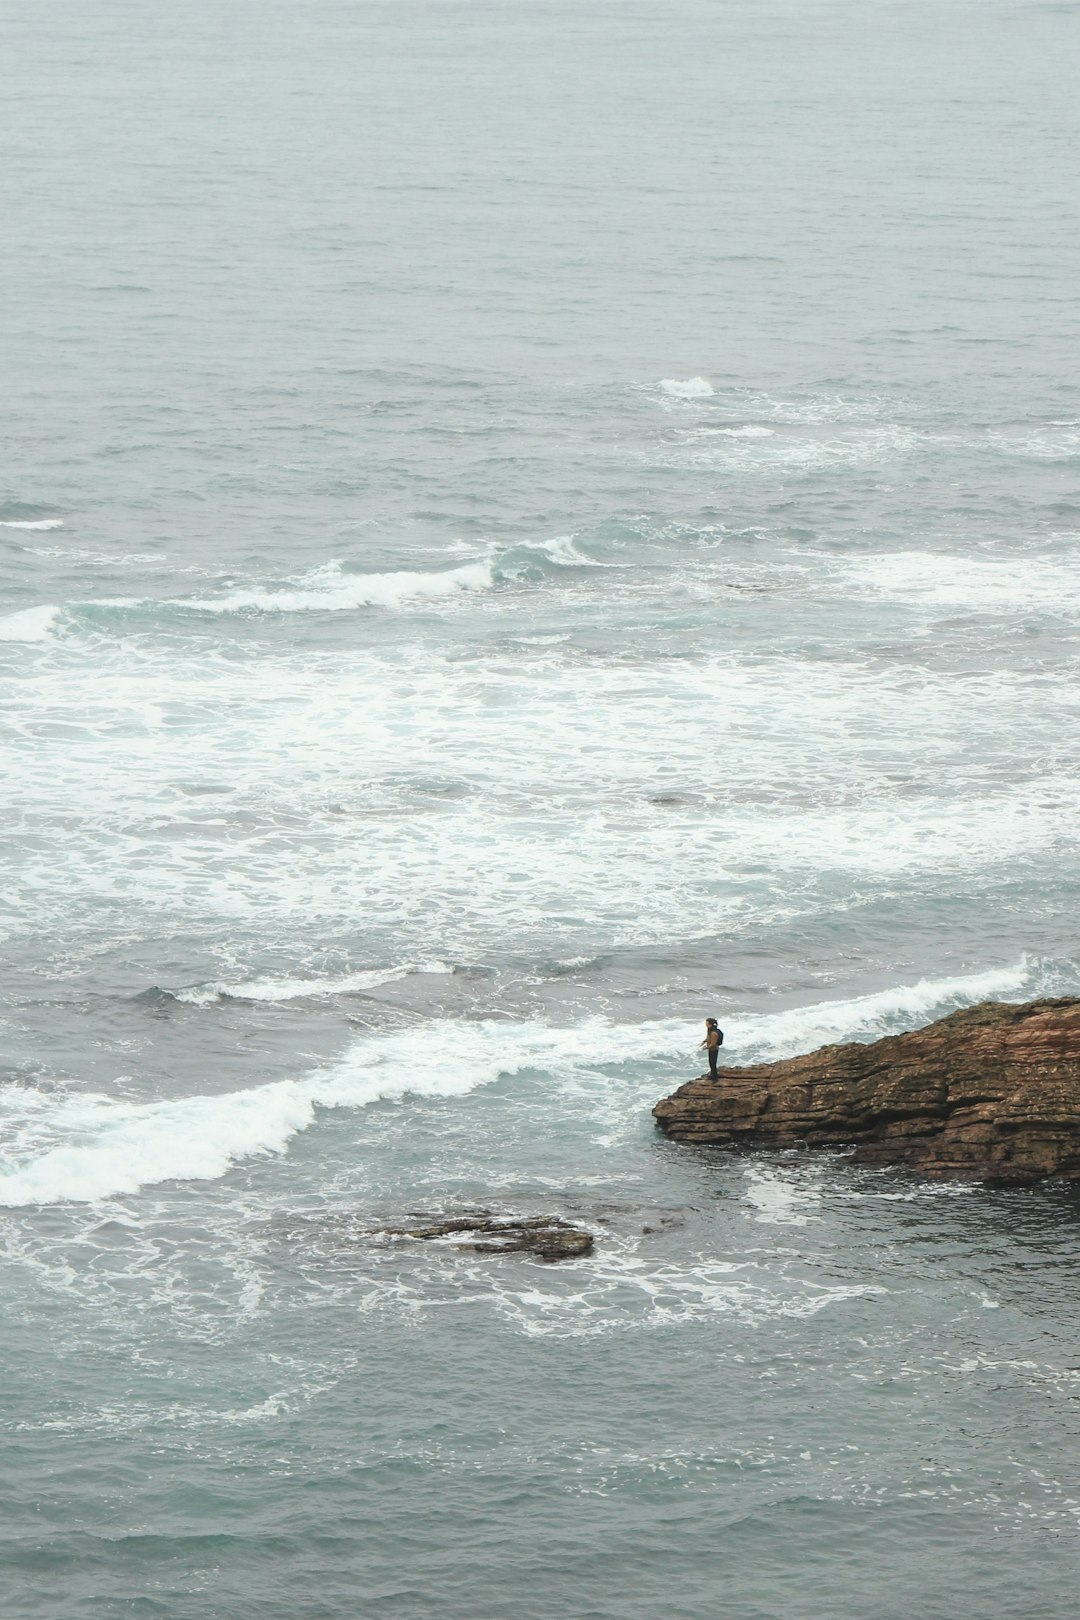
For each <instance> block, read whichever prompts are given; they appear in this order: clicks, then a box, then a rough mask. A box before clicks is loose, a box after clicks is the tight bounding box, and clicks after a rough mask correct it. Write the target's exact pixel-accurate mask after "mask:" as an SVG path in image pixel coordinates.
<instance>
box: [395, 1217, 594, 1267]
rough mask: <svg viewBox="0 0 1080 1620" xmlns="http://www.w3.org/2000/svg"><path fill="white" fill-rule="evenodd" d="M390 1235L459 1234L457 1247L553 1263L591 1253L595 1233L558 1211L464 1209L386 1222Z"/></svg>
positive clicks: (435, 1236) (428, 1236)
mask: <svg viewBox="0 0 1080 1620" xmlns="http://www.w3.org/2000/svg"><path fill="white" fill-rule="evenodd" d="M379 1230H380V1231H381V1232H382V1233H384V1234H385V1235H386V1236H387V1237H401V1238H414V1239H418V1240H419V1241H421V1242H431V1241H433V1240H435V1239H438V1238H451V1237H459V1238H461V1240H462V1241H461V1242H460V1243H457V1244H455V1245H454V1246H455V1248H458V1249H471V1250H472V1251H473V1252H474V1253H476V1254H528V1255H532V1256H533V1258H534V1259H537V1260H543V1261H545V1262H546V1263H547V1264H549V1265H550V1264H552V1263H553V1262H555V1261H557V1260H576V1259H579V1258H580V1257H581V1256H582V1255H586V1254H591V1253H592V1250H593V1235H592V1233H591V1232H588V1231H586V1230H585V1228H584V1227H580V1226H574V1225H573V1224H572V1223H571V1222H570V1221H564V1220H563V1219H562V1218H561V1217H560V1216H558V1215H533V1216H527V1217H524V1218H517V1217H514V1216H507V1215H494V1214H492V1212H491V1211H490V1210H486V1209H482V1210H465V1211H462V1212H461V1213H459V1214H454V1215H445V1214H441V1215H424V1214H416V1213H414V1214H412V1215H410V1216H408V1217H407V1222H406V1223H405V1224H402V1225H400V1226H383V1227H380V1228H379Z"/></svg>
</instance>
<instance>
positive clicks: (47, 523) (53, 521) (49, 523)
mask: <svg viewBox="0 0 1080 1620" xmlns="http://www.w3.org/2000/svg"><path fill="white" fill-rule="evenodd" d="M63 527H64V520H63V518H25V519H24V518H18V519H16V518H0V529H62V528H63Z"/></svg>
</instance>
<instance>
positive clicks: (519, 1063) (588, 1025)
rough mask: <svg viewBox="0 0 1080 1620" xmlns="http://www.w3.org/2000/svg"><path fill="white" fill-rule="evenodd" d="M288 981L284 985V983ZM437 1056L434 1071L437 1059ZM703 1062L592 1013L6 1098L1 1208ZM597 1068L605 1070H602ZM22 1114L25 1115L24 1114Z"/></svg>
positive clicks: (1014, 985)
mask: <svg viewBox="0 0 1080 1620" xmlns="http://www.w3.org/2000/svg"><path fill="white" fill-rule="evenodd" d="M280 982H282V983H284V981H280ZM1036 987H1037V988H1042V989H1044V988H1046V987H1045V986H1044V985H1041V984H1039V975H1038V971H1037V969H1035V968H1033V967H1032V965H1031V964H1029V963H1028V962H1027V961H1026V959H1025V960H1022V961H1021V962H1019V963H1017V964H1016V965H1014V966H1013V967H1009V968H1001V969H993V970H990V971H987V972H983V973H976V974H969V975H965V976H958V977H955V978H948V979H940V980H926V979H923V980H919V981H918V983H916V984H914V985H907V986H896V987H894V988H890V989H888V990H882V991H878V992H875V993H874V994H872V995H869V996H862V997H858V998H855V999H852V1000H848V1001H835V1002H821V1003H818V1004H816V1005H815V1006H812V1007H803V1008H793V1009H787V1010H784V1011H781V1012H779V1013H771V1014H764V1015H762V1014H757V1015H747V1016H741V1017H740V1016H738V1015H732V1016H731V1017H728V1016H727V1015H725V1017H724V1018H723V1020H722V1021H723V1022H724V1023H725V1024H726V1025H727V1042H726V1045H725V1056H727V1057H729V1058H734V1059H735V1060H736V1061H738V1062H748V1061H760V1060H762V1059H772V1058H779V1057H787V1056H791V1055H792V1054H793V1053H796V1052H801V1051H806V1050H808V1049H809V1048H811V1047H813V1046H815V1045H818V1044H821V1043H822V1042H825V1041H836V1040H851V1039H864V1040H865V1039H873V1038H875V1037H877V1036H878V1035H882V1034H885V1033H889V1032H893V1031H898V1030H902V1029H908V1028H911V1027H913V1026H915V1025H918V1024H922V1023H925V1022H928V1021H929V1020H931V1019H932V1018H934V1017H935V1016H941V1015H942V1014H943V1013H944V1012H947V1011H950V1010H952V1009H953V1008H955V1007H960V1006H965V1005H969V1004H971V1003H972V1002H976V1001H979V1000H983V999H985V998H986V997H988V996H1001V995H1008V994H1010V993H1013V994H1015V993H1017V992H1022V991H1025V990H1026V992H1027V993H1028V994H1030V993H1032V992H1033V990H1034V989H1035V988H1036ZM433 1051H437V1052H438V1063H437V1065H433V1064H432V1061H431V1054H432V1052H433ZM682 1060H685V1063H686V1067H687V1069H688V1071H689V1072H693V1068H694V1065H696V1064H697V1063H698V1062H699V1059H698V1054H697V1028H696V1026H690V1025H688V1024H687V1022H686V1021H685V1020H683V1019H665V1020H659V1021H654V1022H650V1023H645V1024H615V1023H612V1022H610V1021H608V1020H607V1019H604V1018H591V1019H587V1020H585V1021H583V1022H582V1023H579V1024H575V1025H569V1026H553V1025H548V1024H545V1023H543V1022H541V1021H524V1022H511V1021H509V1020H506V1019H501V1018H500V1019H486V1020H477V1021H471V1020H463V1019H439V1020H431V1021H429V1022H426V1023H424V1024H421V1025H417V1026H415V1027H414V1028H412V1029H410V1030H405V1031H398V1032H396V1033H394V1034H390V1035H370V1036H364V1037H362V1038H361V1039H359V1040H357V1041H356V1042H354V1044H353V1045H352V1046H351V1047H350V1048H349V1049H348V1050H347V1051H346V1052H345V1054H344V1055H343V1056H342V1057H341V1058H340V1059H339V1060H338V1061H337V1062H335V1063H332V1064H330V1065H328V1066H326V1067H325V1068H321V1069H317V1070H315V1071H314V1072H312V1073H310V1074H307V1075H305V1076H302V1077H300V1078H298V1079H296V1080H291V1081H290V1080H284V1081H274V1082H271V1083H268V1084H267V1085H263V1086H253V1087H248V1088H245V1089H243V1090H239V1091H233V1092H228V1093H226V1094H224V1095H219V1096H212V1095H204V1094H197V1095H194V1096H189V1097H182V1098H178V1099H174V1100H171V1101H158V1102H146V1103H131V1102H126V1101H117V1100H114V1099H112V1098H109V1097H105V1096H101V1095H93V1096H81V1097H80V1096H71V1095H68V1096H66V1097H64V1098H62V1099H61V1100H59V1101H57V1100H55V1099H54V1098H52V1097H49V1096H45V1095H43V1094H41V1093H38V1092H33V1091H29V1092H28V1091H25V1090H19V1091H12V1092H8V1093H6V1094H4V1097H3V1108H4V1112H5V1114H6V1115H7V1116H8V1119H7V1123H8V1124H9V1127H10V1129H9V1132H8V1135H9V1137H10V1138H11V1139H14V1140H18V1141H19V1142H20V1144H21V1148H20V1158H19V1161H18V1162H12V1161H11V1160H10V1159H9V1161H8V1163H7V1165H6V1166H5V1169H4V1172H3V1173H2V1174H0V1206H7V1207H10V1206H16V1205H26V1204H49V1203H57V1202H67V1201H77V1202H95V1201H98V1200H101V1199H105V1198H109V1197H113V1196H118V1195H122V1194H131V1193H135V1192H137V1191H138V1190H139V1189H140V1188H142V1187H146V1186H150V1185H153V1184H155V1183H159V1182H164V1181H206V1180H215V1179H217V1178H218V1177H220V1176H223V1175H225V1174H226V1172H227V1171H228V1170H229V1169H230V1167H231V1166H232V1165H233V1164H235V1163H237V1162H238V1161H240V1160H243V1159H250V1158H252V1157H257V1156H262V1155H266V1154H280V1153H283V1152H284V1151H285V1150H286V1148H287V1147H288V1144H289V1142H290V1140H291V1139H292V1138H293V1137H294V1136H295V1135H296V1134H297V1133H298V1132H301V1131H304V1130H306V1129H307V1128H308V1126H309V1125H311V1124H312V1122H313V1121H314V1119H315V1117H316V1109H317V1108H324V1109H330V1108H351V1109H355V1108H364V1107H367V1106H368V1105H370V1104H371V1103H375V1102H378V1101H394V1102H400V1101H401V1100H402V1099H403V1098H405V1097H407V1096H414V1097H464V1096H467V1095H468V1094H469V1093H471V1092H473V1091H476V1090H478V1089H480V1088H481V1087H485V1086H489V1085H493V1084H494V1083H495V1082H496V1081H498V1080H500V1079H503V1078H512V1077H513V1076H515V1075H518V1074H521V1073H524V1072H526V1071H533V1072H536V1071H539V1072H541V1073H547V1074H550V1075H552V1076H554V1078H555V1080H556V1081H557V1082H559V1081H561V1082H563V1083H566V1084H569V1085H570V1086H571V1087H577V1086H579V1085H580V1083H581V1081H582V1079H583V1078H584V1077H585V1076H589V1077H590V1078H591V1080H592V1081H593V1083H598V1084H601V1085H604V1086H606V1085H608V1084H610V1086H611V1088H612V1091H613V1095H615V1096H616V1099H617V1100H618V1102H619V1106H620V1107H621V1108H625V1109H630V1110H634V1111H638V1110H640V1109H641V1108H642V1106H643V1104H642V1099H641V1096H640V1095H639V1091H640V1090H641V1089H642V1087H644V1089H645V1090H646V1092H647V1093H650V1094H651V1092H652V1091H653V1090H655V1093H656V1094H657V1095H659V1093H660V1091H661V1089H662V1088H663V1085H664V1084H665V1082H669V1081H670V1079H671V1065H672V1064H673V1063H675V1062H680V1061H682ZM613 1063H647V1064H656V1065H657V1072H656V1078H655V1080H654V1079H653V1076H652V1074H651V1073H649V1072H647V1073H646V1075H645V1077H644V1079H642V1078H641V1077H640V1075H639V1084H638V1085H637V1086H636V1087H630V1088H628V1087H627V1086H626V1084H625V1081H623V1080H621V1079H620V1080H618V1081H615V1080H610V1081H609V1078H608V1076H609V1068H608V1066H609V1065H611V1064H613ZM601 1066H602V1067H601ZM16 1116H17V1117H16Z"/></svg>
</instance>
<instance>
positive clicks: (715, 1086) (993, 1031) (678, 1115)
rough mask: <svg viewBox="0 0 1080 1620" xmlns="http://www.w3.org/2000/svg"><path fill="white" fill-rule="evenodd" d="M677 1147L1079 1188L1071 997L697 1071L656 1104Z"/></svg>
mask: <svg viewBox="0 0 1080 1620" xmlns="http://www.w3.org/2000/svg"><path fill="white" fill-rule="evenodd" d="M653 1114H654V1116H655V1118H656V1122H657V1124H658V1125H659V1127H660V1129H661V1130H662V1131H665V1132H666V1133H667V1135H668V1136H670V1137H672V1138H673V1139H674V1140H675V1141H678V1142H690V1143H699V1144H703V1145H704V1144H708V1145H712V1146H719V1147H729V1148H746V1149H753V1148H777V1147H791V1146H794V1145H797V1144H804V1145H806V1146H808V1147H821V1148H825V1147H834V1148H852V1149H854V1156H855V1158H856V1159H857V1160H859V1161H861V1162H863V1163H867V1164H900V1165H908V1166H910V1167H911V1168H913V1169H915V1170H918V1171H919V1172H920V1173H922V1174H924V1175H928V1176H935V1177H943V1178H944V1177H956V1178H965V1179H970V1180H984V1181H991V1182H998V1183H1009V1182H1031V1181H1038V1180H1041V1179H1044V1178H1046V1177H1050V1176H1062V1177H1068V1178H1070V1179H1072V1180H1080V998H1076V997H1068V998H1060V999H1055V1000H1044V1001H1032V1002H1027V1003H1025V1004H1024V1005H1022V1006H1008V1005H1005V1004H1003V1003H1000V1002H984V1003H982V1004H981V1005H980V1006H977V1007H968V1008H965V1009H963V1010H962V1011H961V1012H956V1013H952V1014H951V1015H950V1016H949V1017H947V1018H942V1019H940V1020H939V1021H938V1022H937V1023H934V1024H929V1025H927V1026H926V1028H924V1029H919V1030H914V1031H912V1032H911V1033H910V1034H906V1035H891V1036H887V1037H886V1038H885V1039H884V1040H880V1041H874V1042H872V1043H870V1044H859V1043H848V1044H845V1045H840V1046H824V1047H821V1048H820V1049H819V1050H818V1051H816V1052H810V1053H808V1054H807V1055H806V1056H804V1057H796V1058H788V1059H785V1060H784V1061H783V1062H779V1063H762V1064H758V1065H755V1066H754V1067H749V1068H738V1069H736V1068H724V1069H721V1070H720V1072H719V1077H718V1080H717V1082H715V1083H714V1082H713V1081H712V1080H710V1078H709V1076H708V1075H703V1076H701V1077H700V1078H699V1079H697V1080H691V1081H689V1082H688V1083H687V1084H686V1085H684V1086H680V1087H679V1089H678V1091H676V1092H674V1093H673V1094H672V1095H671V1096H670V1097H665V1098H664V1099H663V1101H661V1102H659V1103H657V1105H656V1107H655V1108H654V1109H653Z"/></svg>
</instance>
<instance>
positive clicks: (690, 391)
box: [660, 377, 716, 399]
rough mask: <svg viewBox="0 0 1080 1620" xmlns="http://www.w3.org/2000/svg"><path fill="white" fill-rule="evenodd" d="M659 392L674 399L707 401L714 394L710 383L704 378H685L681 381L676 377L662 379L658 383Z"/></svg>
mask: <svg viewBox="0 0 1080 1620" xmlns="http://www.w3.org/2000/svg"><path fill="white" fill-rule="evenodd" d="M660 391H661V393H664V394H670V395H671V396H672V398H674V399H708V398H709V397H710V395H712V394H714V393H715V392H716V390H715V389H714V387H713V385H712V383H711V382H708V381H707V380H706V379H705V378H704V377H686V378H685V379H683V380H680V379H679V378H678V377H663V378H661V381H660Z"/></svg>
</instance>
